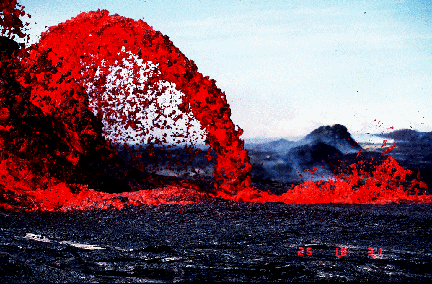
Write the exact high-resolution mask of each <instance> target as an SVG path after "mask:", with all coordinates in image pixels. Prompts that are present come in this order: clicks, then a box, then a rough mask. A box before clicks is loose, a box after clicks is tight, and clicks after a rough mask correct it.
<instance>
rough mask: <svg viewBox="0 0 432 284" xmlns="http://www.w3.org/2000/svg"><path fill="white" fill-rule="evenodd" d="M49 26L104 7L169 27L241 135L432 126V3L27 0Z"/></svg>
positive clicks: (38, 23)
mask: <svg viewBox="0 0 432 284" xmlns="http://www.w3.org/2000/svg"><path fill="white" fill-rule="evenodd" d="M20 3H21V4H22V5H24V6H25V11H26V12H27V13H29V14H31V16H32V18H31V19H30V20H29V22H30V24H31V25H30V30H29V33H30V36H31V40H32V42H35V41H37V37H38V35H40V33H41V32H42V31H44V30H45V29H46V28H45V26H53V25H57V24H58V23H60V22H63V21H65V20H68V19H70V18H71V17H74V16H76V15H77V14H79V13H80V12H88V11H91V10H97V9H98V8H100V9H106V10H108V11H109V12H110V14H115V13H117V14H119V15H121V16H124V17H128V18H133V19H135V20H139V19H142V20H144V21H145V22H147V23H148V24H149V25H150V26H152V27H153V28H154V29H155V30H159V31H161V32H162V33H163V34H165V35H168V36H169V38H170V39H171V40H172V41H173V43H174V45H175V46H177V47H178V48H179V49H180V50H181V51H182V52H183V53H184V54H185V55H186V56H187V57H188V58H189V59H191V60H193V61H194V62H195V64H196V65H197V66H198V71H199V72H201V73H202V74H203V75H205V76H209V77H210V78H212V79H215V80H216V82H217V86H218V87H219V88H220V89H222V90H223V91H225V93H226V96H227V99H228V103H229V104H230V106H231V110H232V117H231V118H232V120H233V121H234V123H235V124H236V125H238V126H240V127H241V128H242V129H243V130H244V131H245V132H244V134H243V136H242V138H252V137H296V136H297V137H298V136H304V135H306V134H308V133H309V132H310V131H312V130H313V129H315V128H317V127H319V126H320V125H332V124H336V123H339V124H343V125H345V126H347V127H348V130H349V131H350V132H351V133H352V134H358V133H368V132H369V133H381V132H388V131H390V130H389V128H390V127H392V126H393V127H394V129H402V128H412V129H416V130H419V131H432V102H431V94H432V4H431V3H432V2H429V1H372V0H367V1H305V0H300V1H276V0H274V1H250V0H249V1H243V0H242V1H240V0H237V1H236V0H227V1H225V0H224V1H210V0H202V1H194V0H167V1H160V0H146V1H144V0H131V1H121V0H117V1H115V0H114V1H113V0H96V1H59V0H57V1H56V0H37V1H35V0H21V1H20Z"/></svg>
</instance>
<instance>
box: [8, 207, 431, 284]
mask: <svg viewBox="0 0 432 284" xmlns="http://www.w3.org/2000/svg"><path fill="white" fill-rule="evenodd" d="M431 209H432V205H430V204H421V205H413V204H409V205H408V204H389V205H287V204H280V203H252V204H251V203H233V202H225V201H221V200H211V201H208V202H206V203H197V204H191V205H157V206H150V205H146V206H139V207H129V208H126V209H123V210H119V211H113V210H94V211H75V212H67V213H64V212H63V213H62V212H51V213H50V212H32V213H28V212H27V213H24V212H21V213H19V212H16V213H12V212H5V211H3V212H2V213H0V219H1V227H0V243H1V245H0V280H2V282H3V283H13V282H28V283H32V282H93V283H95V282H96V283H99V282H102V283H103V282H138V283H141V282H190V281H194V282H195V281H196V282H199V281H225V282H237V281H240V282H254V281H256V282H289V281H319V280H325V281H327V280H336V281H429V280H430V279H431V277H432V272H431V270H430V264H431V263H432V253H431V251H432V244H431V242H430V236H431V225H432V218H431V216H432V215H431ZM301 248H304V253H303V254H302V255H299V251H301ZM336 248H338V249H339V253H338V255H336ZM342 248H346V256H342V255H341V249H342ZM370 248H372V249H373V250H374V253H373V256H372V255H371V251H370ZM379 249H382V251H381V254H380V253H379ZM307 252H309V253H307ZM308 254H310V255H308Z"/></svg>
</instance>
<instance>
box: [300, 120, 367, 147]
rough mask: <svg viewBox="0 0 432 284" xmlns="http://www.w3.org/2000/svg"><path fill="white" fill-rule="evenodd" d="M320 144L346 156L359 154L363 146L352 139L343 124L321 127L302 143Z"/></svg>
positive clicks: (307, 136)
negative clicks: (347, 154)
mask: <svg viewBox="0 0 432 284" xmlns="http://www.w3.org/2000/svg"><path fill="white" fill-rule="evenodd" d="M318 142H322V143H325V144H327V145H330V146H333V147H335V148H337V149H338V150H339V151H341V152H342V153H344V154H346V153H352V152H358V150H360V149H361V146H360V145H359V144H358V143H357V142H356V141H355V140H354V139H353V138H352V137H351V134H350V133H349V132H348V129H347V128H346V127H345V126H343V125H341V124H335V125H333V126H328V125H327V126H320V127H319V128H317V129H315V130H313V131H312V132H311V133H309V134H308V135H306V137H305V138H303V139H302V140H301V141H300V143H304V144H315V143H318Z"/></svg>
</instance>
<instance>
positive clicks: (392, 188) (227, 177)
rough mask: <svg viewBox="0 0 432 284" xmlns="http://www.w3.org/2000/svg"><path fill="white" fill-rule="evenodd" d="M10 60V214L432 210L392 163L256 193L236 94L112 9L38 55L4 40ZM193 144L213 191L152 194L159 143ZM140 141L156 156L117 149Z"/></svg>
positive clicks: (76, 24) (44, 44)
mask: <svg viewBox="0 0 432 284" xmlns="http://www.w3.org/2000/svg"><path fill="white" fill-rule="evenodd" d="M12 2H13V1H12ZM15 4H16V1H15ZM9 47H11V48H9ZM1 59H2V61H1V64H2V74H1V80H2V84H1V90H0V91H1V93H2V101H1V103H2V116H1V117H0V118H1V120H0V122H1V125H0V126H1V130H0V132H1V133H0V136H1V141H0V142H1V146H2V149H1V161H0V190H1V193H2V196H1V198H0V203H1V207H3V208H6V209H19V208H22V209H25V210H63V211H64V210H73V209H92V208H117V209H120V208H123V207H124V206H127V205H139V204H160V203H191V202H197V201H200V200H204V199H206V198H212V197H219V198H224V199H228V200H235V201H244V202H285V203H379V204H381V203H389V202H430V201H431V198H430V196H427V195H424V194H423V195H420V194H419V189H422V188H425V184H424V183H422V182H421V181H419V180H418V179H415V178H414V179H411V181H410V182H408V183H407V180H406V176H407V175H411V174H412V172H410V171H408V170H405V169H403V168H402V167H401V166H400V165H399V164H398V163H397V162H396V160H394V159H393V158H392V157H391V156H389V157H388V159H387V160H386V162H385V163H383V164H382V165H380V166H378V167H376V169H375V170H374V171H372V172H366V171H364V170H363V168H362V165H361V164H360V165H357V164H351V165H350V166H349V167H348V168H347V169H348V172H347V173H346V174H340V175H337V176H335V177H334V178H332V179H328V180H321V181H319V182H312V181H308V182H304V183H303V184H301V185H298V186H295V187H294V186H293V187H292V188H289V189H287V192H286V193H284V194H282V195H274V194H270V193H267V192H263V191H260V190H259V189H257V188H253V187H252V186H251V177H250V171H251V168H252V165H251V163H250V160H249V157H248V153H247V151H246V150H245V149H244V142H243V141H242V140H241V139H240V136H241V135H242V130H241V129H240V128H239V127H237V126H236V125H234V123H233V122H232V121H231V118H230V117H231V110H230V107H229V105H228V103H227V100H226V97H225V94H224V93H223V92H222V91H221V90H220V89H218V88H217V86H216V82H215V81H214V80H211V79H209V78H208V77H204V76H203V75H202V74H201V73H199V72H198V68H197V66H196V65H195V64H194V62H193V61H191V60H189V59H188V58H186V56H185V55H184V54H183V53H181V52H180V50H179V49H178V48H176V47H175V46H174V45H173V43H172V42H171V41H170V40H169V38H168V37H167V36H164V35H162V34H161V33H160V32H158V31H155V30H154V29H153V28H152V27H150V26H149V25H147V24H146V23H145V22H143V21H141V20H139V21H135V20H132V19H128V18H124V17H121V16H119V15H109V12H108V11H106V10H98V11H93V12H88V13H81V14H79V15H78V16H76V17H75V18H72V19H71V20H68V21H66V22H64V23H61V24H59V25H57V26H54V27H51V28H49V29H48V31H47V32H45V33H43V34H42V35H41V39H40V41H39V42H38V43H37V44H35V45H33V46H31V47H29V48H23V47H22V48H21V49H18V48H17V47H16V46H15V47H14V42H13V41H11V40H9V39H7V38H3V39H2V54H1ZM161 118H164V119H161ZM170 133H176V135H174V136H170ZM125 137H129V138H128V139H129V140H125ZM187 139H192V140H198V139H201V140H202V141H204V142H205V143H206V144H207V146H209V147H208V150H207V153H206V155H205V157H206V158H207V159H209V160H212V159H214V169H213V173H212V175H213V181H214V183H213V188H211V189H209V188H207V189H206V190H207V191H206V190H204V191H202V190H197V189H196V188H195V187H194V186H193V184H190V183H189V184H188V183H187V182H185V183H184V184H188V186H173V185H167V184H163V183H162V184H159V185H160V186H159V187H157V188H153V189H149V188H145V186H144V185H143V181H145V180H146V179H151V178H152V177H154V175H153V174H152V173H151V172H149V169H148V167H146V164H145V162H143V160H142V159H141V155H143V153H147V154H148V156H150V157H151V156H154V155H155V146H158V145H159V146H163V147H164V145H166V144H169V143H174V144H175V143H178V144H181V143H184V142H187ZM131 140H133V141H134V142H135V143H136V145H139V146H138V147H142V145H146V147H145V149H140V151H134V147H132V148H133V149H132V150H129V152H128V154H129V155H131V157H130V158H129V159H128V162H125V161H124V160H122V159H121V158H119V148H118V147H119V146H118V145H120V144H121V143H123V145H124V147H126V148H128V147H129V146H128V144H127V141H129V142H130V141H131ZM122 149H124V148H122ZM185 151H186V152H188V153H189V154H191V155H192V156H194V155H197V154H198V153H200V152H201V150H200V149H193V148H191V147H185ZM211 151H214V153H215V155H212V154H211ZM131 161H135V164H134V165H132V166H131ZM182 162H184V163H185V161H182ZM167 167H168V168H169V167H170V165H167ZM113 185H114V186H113Z"/></svg>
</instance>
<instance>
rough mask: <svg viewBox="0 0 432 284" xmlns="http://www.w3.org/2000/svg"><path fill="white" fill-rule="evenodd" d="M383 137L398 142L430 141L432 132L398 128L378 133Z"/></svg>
mask: <svg viewBox="0 0 432 284" xmlns="http://www.w3.org/2000/svg"><path fill="white" fill-rule="evenodd" d="M378 136H381V137H383V138H390V139H394V140H395V141H400V142H420V141H423V142H428V141H429V142H432V132H419V131H417V130H413V129H400V130H395V131H393V132H389V133H383V134H379V135H378Z"/></svg>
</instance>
